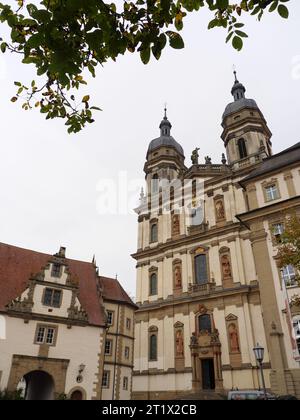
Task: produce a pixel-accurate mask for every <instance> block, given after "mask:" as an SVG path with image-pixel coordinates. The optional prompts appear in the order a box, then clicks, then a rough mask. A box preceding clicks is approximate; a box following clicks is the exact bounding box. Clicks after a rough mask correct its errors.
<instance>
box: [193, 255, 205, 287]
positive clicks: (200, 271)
mask: <svg viewBox="0 0 300 420" xmlns="http://www.w3.org/2000/svg"><path fill="white" fill-rule="evenodd" d="M194 264H195V282H196V284H205V283H207V282H208V269H207V257H206V255H205V254H200V255H197V256H196V257H195V260H194Z"/></svg>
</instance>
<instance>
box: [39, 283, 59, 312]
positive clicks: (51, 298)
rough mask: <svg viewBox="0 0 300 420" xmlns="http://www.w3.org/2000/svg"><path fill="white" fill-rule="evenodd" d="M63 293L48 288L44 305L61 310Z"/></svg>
mask: <svg viewBox="0 0 300 420" xmlns="http://www.w3.org/2000/svg"><path fill="white" fill-rule="evenodd" d="M61 299H62V291H61V290H57V289H50V288H49V287H47V288H46V289H45V291H44V296H43V305H45V306H51V307H53V308H59V307H60V305H61Z"/></svg>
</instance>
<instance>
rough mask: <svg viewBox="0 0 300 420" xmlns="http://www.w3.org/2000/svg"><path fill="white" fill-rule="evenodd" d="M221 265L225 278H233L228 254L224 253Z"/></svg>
mask: <svg viewBox="0 0 300 420" xmlns="http://www.w3.org/2000/svg"><path fill="white" fill-rule="evenodd" d="M221 265H222V273H223V278H224V279H227V278H231V277H232V274H231V264H230V260H229V257H228V255H223V256H222V257H221Z"/></svg>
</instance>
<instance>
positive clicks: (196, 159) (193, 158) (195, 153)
mask: <svg viewBox="0 0 300 420" xmlns="http://www.w3.org/2000/svg"><path fill="white" fill-rule="evenodd" d="M198 150H200V147H196V149H195V150H193V151H192V156H191V161H192V164H193V165H198V164H199V153H198Z"/></svg>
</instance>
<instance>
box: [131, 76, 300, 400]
mask: <svg viewBox="0 0 300 420" xmlns="http://www.w3.org/2000/svg"><path fill="white" fill-rule="evenodd" d="M231 93H232V95H233V99H234V100H233V101H232V102H231V103H230V104H229V105H227V107H226V109H225V112H224V114H223V117H222V128H223V132H222V135H221V138H222V140H223V142H224V147H225V151H226V155H227V159H226V157H225V153H224V154H222V157H221V159H220V161H221V162H220V163H217V164H215V163H212V161H211V159H210V158H209V157H208V156H207V157H206V158H205V162H204V163H199V153H198V149H195V150H194V151H193V153H192V156H191V159H192V165H191V166H189V167H188V166H186V163H185V156H184V150H183V148H182V146H181V145H180V144H179V143H178V142H177V141H176V140H175V139H174V138H173V137H172V136H171V123H170V122H169V120H168V118H167V115H166V112H165V116H164V118H163V120H162V122H161V124H160V137H158V138H157V139H154V140H152V141H151V143H150V145H149V148H148V151H147V156H146V163H145V166H144V172H145V175H146V184H147V189H146V194H142V195H141V200H140V205H139V207H138V208H137V209H136V212H137V214H138V249H137V252H136V253H135V254H134V255H133V257H134V258H135V260H136V263H137V264H136V267H137V285H136V300H137V304H138V306H139V309H138V311H137V313H136V324H135V356H134V376H133V398H136V399H164V398H166V399H169V398H180V397H184V396H185V395H191V394H193V393H195V394H199V393H201V392H206V391H209V392H215V393H220V394H221V393H224V392H226V391H228V390H230V389H235V388H238V389H258V388H259V387H261V386H262V384H261V379H260V376H259V371H258V369H257V362H256V359H255V355H254V352H253V348H254V347H255V346H256V344H257V343H259V344H260V345H261V346H263V347H264V349H265V355H264V361H263V371H264V377H265V380H266V386H267V388H268V389H269V390H271V391H272V392H274V393H276V394H294V395H297V396H298V397H300V369H299V367H300V365H299V360H300V359H299V351H298V348H297V344H298V346H299V347H300V343H299V339H300V328H299V325H300V307H299V306H297V305H296V306H295V307H293V308H292V311H290V308H289V307H287V306H289V305H286V293H287V294H288V296H289V298H291V297H292V296H294V295H297V294H299V287H298V285H297V283H296V281H295V275H296V273H295V270H294V268H293V267H292V266H289V267H286V268H284V269H283V270H282V271H280V270H279V268H278V266H277V263H276V254H277V251H276V249H277V248H276V247H277V245H278V239H279V238H280V234H281V233H282V231H283V229H284V222H285V218H286V217H288V214H290V213H291V212H296V213H297V214H298V215H300V143H298V144H296V145H294V146H293V147H292V148H289V149H286V150H284V151H282V152H281V153H278V154H276V155H273V153H272V143H271V135H272V134H271V131H270V129H269V128H268V125H267V122H266V120H265V118H264V116H263V114H262V111H261V110H260V109H259V107H258V105H257V103H256V102H255V101H254V100H253V99H247V98H246V97H245V87H244V86H243V85H242V84H241V83H240V82H239V81H238V80H237V78H236V74H235V82H234V85H233V88H232V91H231ZM220 155H221V153H220ZM292 318H293V320H292ZM292 322H294V327H295V331H293V327H292ZM298 330H299V331H298ZM295 332H296V333H298V342H297V341H296V340H295ZM296 338H297V337H296Z"/></svg>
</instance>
